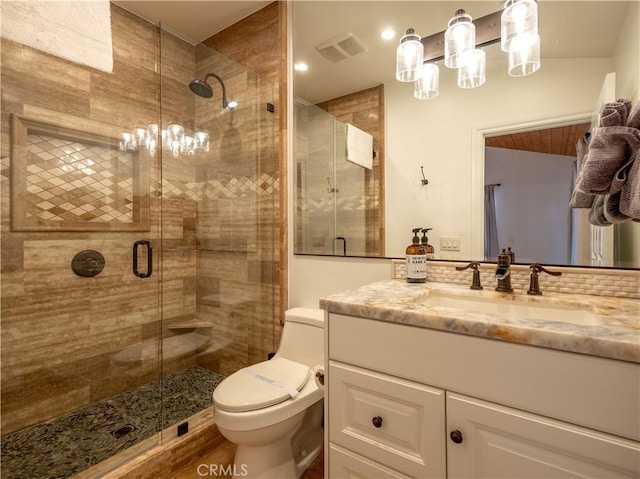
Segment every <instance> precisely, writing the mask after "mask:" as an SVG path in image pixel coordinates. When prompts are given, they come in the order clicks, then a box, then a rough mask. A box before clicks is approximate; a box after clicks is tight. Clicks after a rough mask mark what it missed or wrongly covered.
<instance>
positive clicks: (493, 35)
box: [396, 0, 540, 99]
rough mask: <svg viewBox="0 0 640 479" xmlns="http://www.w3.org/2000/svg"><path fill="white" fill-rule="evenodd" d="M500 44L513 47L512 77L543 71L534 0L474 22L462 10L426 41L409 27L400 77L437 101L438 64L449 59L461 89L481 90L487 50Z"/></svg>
mask: <svg viewBox="0 0 640 479" xmlns="http://www.w3.org/2000/svg"><path fill="white" fill-rule="evenodd" d="M498 42H501V44H502V47H503V49H504V48H508V49H509V50H508V56H509V70H508V73H509V75H510V76H513V77H518V76H524V75H530V74H532V73H534V72H536V71H538V70H539V69H540V36H539V35H538V6H537V3H536V1H535V0H507V1H506V3H505V8H504V10H500V11H497V12H493V13H490V14H489V15H485V16H484V17H480V18H476V19H475V20H473V21H472V19H471V16H470V15H468V14H467V13H466V12H465V11H464V10H457V11H456V13H455V15H454V16H453V17H452V18H451V19H450V20H449V22H448V24H447V29H446V30H444V31H441V32H438V33H434V34H433V35H429V36H428V37H424V38H419V37H418V35H417V34H416V32H415V30H413V29H412V28H410V29H409V30H407V34H406V35H405V36H404V37H402V39H401V40H400V45H398V51H397V54H396V78H397V79H398V80H400V81H403V82H409V81H415V82H416V84H415V85H414V96H415V97H416V98H418V99H430V98H435V97H436V96H437V95H438V79H439V78H438V76H439V73H438V70H437V66H436V65H435V62H437V61H439V60H443V59H444V63H445V65H446V66H447V67H449V68H457V69H458V86H459V87H460V88H465V89H466V88H477V87H479V86H481V85H483V84H484V83H485V81H486V62H487V58H486V53H485V52H484V50H482V48H483V47H486V46H489V45H493V44H494V43H498ZM417 43H419V44H420V46H422V48H421V49H420V48H419V47H418V46H417V45H416V44H417ZM419 55H422V62H421V63H422V64H423V66H421V67H418V66H417V64H416V63H417V61H418V59H419ZM427 65H430V66H427ZM423 77H424V78H423Z"/></svg>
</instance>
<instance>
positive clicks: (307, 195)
mask: <svg viewBox="0 0 640 479" xmlns="http://www.w3.org/2000/svg"><path fill="white" fill-rule="evenodd" d="M295 119H296V124H295V138H296V142H295V144H296V151H295V155H296V209H295V212H296V218H295V224H296V229H295V252H296V253H297V254H301V253H308V254H321V255H337V256H365V255H366V254H367V253H368V252H369V253H371V252H373V251H374V250H375V247H374V245H375V238H376V232H375V228H374V227H372V225H373V224H374V223H375V221H374V220H373V219H372V216H373V215H372V212H373V211H374V210H375V209H376V207H377V205H376V204H375V201H376V196H375V194H373V191H371V190H372V181H370V179H368V178H367V170H366V169H365V168H363V167H361V166H357V165H355V164H353V163H350V162H348V161H347V159H346V124H345V123H343V122H341V121H339V120H337V119H336V118H335V117H334V116H333V115H331V114H330V113H328V112H326V111H325V110H323V109H321V108H319V107H317V106H315V105H312V104H309V103H307V102H306V101H304V100H302V99H296V102H295ZM369 175H371V173H369Z"/></svg>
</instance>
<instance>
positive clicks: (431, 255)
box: [422, 228, 436, 259]
mask: <svg viewBox="0 0 640 479" xmlns="http://www.w3.org/2000/svg"><path fill="white" fill-rule="evenodd" d="M432 229H433V228H423V229H422V246H423V248H424V249H425V252H426V253H427V259H435V257H436V250H435V248H434V247H433V245H430V244H429V238H428V237H427V232H428V231H431V230H432Z"/></svg>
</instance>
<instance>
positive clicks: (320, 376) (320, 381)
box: [316, 371, 324, 386]
mask: <svg viewBox="0 0 640 479" xmlns="http://www.w3.org/2000/svg"><path fill="white" fill-rule="evenodd" d="M316 377H317V378H318V382H319V383H320V385H322V386H324V373H323V372H322V371H318V372H317V373H316Z"/></svg>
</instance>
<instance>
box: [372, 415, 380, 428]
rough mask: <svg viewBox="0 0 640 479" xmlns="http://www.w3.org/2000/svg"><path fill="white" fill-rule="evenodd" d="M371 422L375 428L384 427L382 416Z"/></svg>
mask: <svg viewBox="0 0 640 479" xmlns="http://www.w3.org/2000/svg"><path fill="white" fill-rule="evenodd" d="M371 422H372V423H373V427H377V428H380V427H382V418H381V417H380V416H376V417H374V418H373V419H372V420H371Z"/></svg>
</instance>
